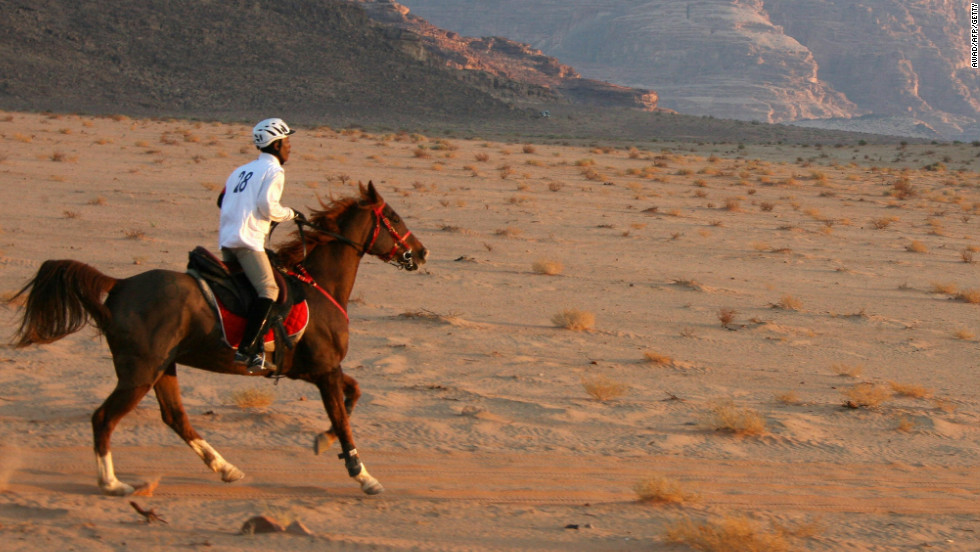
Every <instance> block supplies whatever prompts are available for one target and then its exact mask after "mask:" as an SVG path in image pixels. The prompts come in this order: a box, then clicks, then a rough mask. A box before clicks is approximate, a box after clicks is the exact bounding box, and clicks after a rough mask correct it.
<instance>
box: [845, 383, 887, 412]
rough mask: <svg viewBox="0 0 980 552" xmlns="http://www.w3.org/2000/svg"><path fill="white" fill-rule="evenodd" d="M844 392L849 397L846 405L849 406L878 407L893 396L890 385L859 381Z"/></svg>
mask: <svg viewBox="0 0 980 552" xmlns="http://www.w3.org/2000/svg"><path fill="white" fill-rule="evenodd" d="M843 393H844V397H845V398H846V399H847V400H845V401H844V406H846V407H847V408H877V407H879V406H881V404H882V403H884V402H885V401H887V400H889V399H891V398H892V396H893V393H892V391H891V390H890V389H889V388H888V387H885V386H884V385H878V384H874V383H859V384H857V385H855V386H854V387H851V388H848V389H844V391H843Z"/></svg>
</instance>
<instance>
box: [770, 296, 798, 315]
mask: <svg viewBox="0 0 980 552" xmlns="http://www.w3.org/2000/svg"><path fill="white" fill-rule="evenodd" d="M772 307H773V308H774V309H783V310H793V311H798V310H802V309H803V301H800V300H799V299H797V298H796V297H793V296H792V295H783V296H782V298H780V299H779V302H777V303H774V304H773V305H772Z"/></svg>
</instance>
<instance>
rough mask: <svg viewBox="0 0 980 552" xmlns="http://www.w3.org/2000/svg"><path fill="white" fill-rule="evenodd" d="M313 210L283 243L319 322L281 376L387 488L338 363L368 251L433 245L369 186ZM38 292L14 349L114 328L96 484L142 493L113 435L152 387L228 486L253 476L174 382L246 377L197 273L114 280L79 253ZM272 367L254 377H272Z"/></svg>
mask: <svg viewBox="0 0 980 552" xmlns="http://www.w3.org/2000/svg"><path fill="white" fill-rule="evenodd" d="M321 207H323V210H320V211H314V212H313V213H312V214H311V216H310V223H309V224H308V226H309V230H307V231H306V232H305V233H300V232H297V233H296V234H294V236H293V238H292V240H291V241H290V242H289V243H286V244H284V245H283V246H282V247H281V248H280V249H279V251H278V255H279V260H280V262H281V264H282V265H283V266H287V267H291V268H293V269H295V270H296V272H298V273H300V274H303V275H304V276H306V275H308V276H310V277H312V279H311V280H308V281H307V282H306V284H307V288H306V293H305V295H306V300H307V301H308V305H309V311H310V321H309V324H308V325H307V328H306V331H305V332H304V333H303V335H302V337H301V339H300V340H299V342H298V343H297V344H296V346H295V347H294V348H293V349H291V350H290V351H288V352H287V354H286V357H285V359H284V361H283V363H282V366H280V369H281V375H283V376H285V377H288V378H291V379H298V380H303V381H308V382H310V383H312V384H314V385H316V386H317V388H318V389H319V390H320V395H321V396H322V398H323V404H324V406H325V408H326V411H327V416H328V417H329V418H330V422H331V424H332V428H331V430H330V431H329V432H328V434H330V437H331V438H332V437H334V436H335V437H336V438H337V439H339V441H340V446H341V451H342V452H341V455H340V457H341V458H342V459H343V460H344V461H345V465H346V467H347V471H348V474H349V475H350V476H351V477H353V478H354V479H355V480H356V481H357V482H358V483H359V484H360V486H361V489H362V490H363V491H364V492H365V493H368V494H376V493H379V492H381V491H382V490H383V487H382V486H381V484H380V483H379V482H378V481H377V479H375V478H374V477H372V476H371V475H370V474H368V472H367V470H366V469H365V468H364V465H363V464H362V463H361V461H360V458H359V457H358V454H357V449H356V448H355V446H354V438H353V436H352V433H351V428H350V420H349V415H350V412H351V410H352V409H353V407H354V404H355V403H356V402H357V398H358V397H359V396H360V390H359V388H358V385H357V382H356V381H355V380H354V379H353V378H351V377H350V376H347V375H345V374H344V372H343V370H342V369H341V366H340V363H341V361H342V360H343V359H344V356H346V354H347V345H348V333H347V332H348V320H347V313H346V308H347V301H348V298H349V297H350V293H351V289H352V288H353V286H354V278H355V277H356V276H357V269H358V266H359V265H360V261H361V258H362V257H363V256H364V254H365V253H368V254H371V255H375V256H378V257H379V258H381V259H382V260H384V261H386V262H391V263H392V264H395V265H396V266H398V267H399V268H404V269H407V270H416V269H418V267H419V265H420V264H422V263H424V262H425V259H426V256H427V255H428V251H427V250H426V249H425V247H423V245H422V243H421V242H420V241H419V240H418V239H417V238H416V237H415V236H413V235H412V234H411V232H410V231H409V230H408V229H407V228H406V226H405V223H404V222H402V220H401V218H400V217H399V216H398V214H397V213H395V211H394V210H393V209H392V208H391V207H390V206H388V205H386V204H385V201H384V200H383V199H382V198H381V196H380V195H379V194H378V192H377V190H376V189H375V188H374V185H373V184H372V183H368V186H367V187H366V188H365V187H364V186H363V185H361V186H360V197H358V198H347V199H342V200H338V201H334V202H332V203H329V204H325V203H323V202H321ZM28 291H29V294H28V296H27V301H26V303H25V307H24V311H23V318H22V320H21V324H20V328H19V330H18V331H17V335H16V337H15V343H14V344H15V346H17V347H25V346H27V345H30V344H32V343H51V342H53V341H56V340H58V339H61V338H62V337H64V336H66V335H69V334H71V333H74V332H76V331H78V330H79V329H81V328H82V327H83V326H84V325H85V324H86V323H88V322H90V321H91V322H93V323H94V324H95V325H96V326H97V327H98V329H99V330H100V331H101V332H102V333H103V334H104V335H105V338H106V342H107V343H108V345H109V350H110V351H111V353H112V362H113V365H114V366H115V369H116V377H117V378H118V382H117V383H116V387H115V389H114V390H113V391H112V393H111V394H110V395H109V397H108V398H107V399H106V400H105V402H103V403H102V406H100V407H99V408H98V409H97V410H96V411H95V413H94V414H93V415H92V430H93V433H94V437H95V454H96V462H97V466H98V478H99V487H100V488H101V489H102V492H103V493H105V494H107V495H115V496H124V495H127V494H130V493H132V492H133V491H134V490H135V489H134V487H132V486H131V485H128V484H126V483H123V482H121V481H119V480H118V479H117V478H116V475H115V471H114V469H113V465H112V453H111V452H110V451H109V440H110V437H111V435H112V430H113V428H115V426H116V424H117V423H119V420H120V419H122V417H123V416H125V415H126V414H127V413H129V412H130V411H131V410H133V408H135V407H136V405H137V404H138V403H139V402H140V400H141V399H142V398H143V397H144V396H145V395H146V393H147V392H149V390H150V389H151V388H152V389H153V390H154V391H155V392H156V396H157V401H158V402H159V403H160V413H161V415H162V416H163V421H164V422H165V423H166V424H167V425H169V426H170V427H171V428H172V429H173V430H174V431H175V432H176V433H177V434H178V435H180V436H181V438H183V439H184V441H185V442H187V444H188V445H189V446H190V447H191V448H192V449H193V450H194V452H196V453H197V455H198V456H200V457H201V459H202V460H203V461H204V463H205V464H207V466H208V467H209V468H211V469H212V470H213V471H215V472H216V473H220V474H221V479H222V480H223V481H225V482H231V481H236V480H238V479H241V478H242V477H244V475H245V474H244V473H242V471H241V470H239V469H238V468H236V467H235V466H233V465H232V464H230V463H229V462H227V461H226V460H225V459H224V458H223V457H222V456H221V455H220V454H218V452H217V451H216V450H214V448H212V447H211V445H209V444H208V443H207V441H205V440H204V439H202V438H201V436H200V435H198V433H197V432H196V431H195V430H194V428H193V427H191V424H190V421H189V420H188V418H187V413H186V412H185V411H184V407H183V404H182V402H181V398H180V389H179V387H178V385H177V365H178V364H182V365H184V366H190V367H193V368H200V369H202V370H208V371H211V372H218V373H223V374H238V375H248V372H247V370H246V369H245V368H244V367H242V366H239V365H236V364H234V363H233V358H234V351H233V349H231V348H230V347H228V346H227V345H225V344H223V343H222V331H221V328H220V327H219V321H218V318H217V315H216V314H215V311H214V309H213V308H212V306H211V305H210V304H209V303H208V302H207V300H206V299H205V297H204V295H203V293H202V291H201V288H200V287H199V285H198V282H197V281H196V280H195V279H194V278H193V277H192V276H190V275H188V274H186V273H182V272H174V271H169V270H150V271H148V272H144V273H141V274H137V275H135V276H133V277H130V278H124V279H116V278H112V277H110V276H106V275H105V274H102V273H101V272H99V271H98V270H96V269H95V268H93V267H91V266H89V265H86V264H83V263H80V262H78V261H70V260H61V261H55V260H50V261H46V262H45V263H44V264H43V265H41V268H40V269H39V270H38V273H37V275H36V276H35V277H34V278H33V279H32V280H31V281H30V282H29V283H28V284H27V285H26V286H24V289H22V290H21V291H20V294H23V293H26V292H28ZM270 372H271V371H270V370H265V371H263V372H259V373H258V374H257V375H266V376H268V375H270Z"/></svg>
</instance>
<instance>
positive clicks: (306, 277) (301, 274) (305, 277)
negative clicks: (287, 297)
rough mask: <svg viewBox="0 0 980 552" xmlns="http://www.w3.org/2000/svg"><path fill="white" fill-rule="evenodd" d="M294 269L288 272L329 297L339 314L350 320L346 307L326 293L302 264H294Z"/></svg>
mask: <svg viewBox="0 0 980 552" xmlns="http://www.w3.org/2000/svg"><path fill="white" fill-rule="evenodd" d="M295 270H296V271H295V272H290V273H289V274H291V275H293V276H295V277H296V278H297V279H298V280H299V281H301V282H303V283H306V284H309V285H311V286H313V288H314V289H316V290H317V291H319V292H320V293H322V294H323V296H324V297H326V298H327V299H329V300H330V302H331V303H333V304H334V306H335V307H337V308H338V309H339V310H340V312H341V314H343V315H344V318H345V319H346V320H347V321H348V322H350V316H347V309H345V308H344V307H343V306H341V304H340V303H339V302H338V301H337V300H336V299H334V298H333V295H330V294H329V293H327V290H325V289H323V288H322V287H320V284H318V283H316V280H314V279H313V276H310V273H309V272H307V271H306V268H305V267H304V266H303V265H301V264H298V265H296V267H295Z"/></svg>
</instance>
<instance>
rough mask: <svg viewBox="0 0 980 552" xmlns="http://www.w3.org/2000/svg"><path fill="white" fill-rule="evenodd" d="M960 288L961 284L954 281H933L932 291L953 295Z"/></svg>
mask: <svg viewBox="0 0 980 552" xmlns="http://www.w3.org/2000/svg"><path fill="white" fill-rule="evenodd" d="M958 289H959V286H957V285H956V284H954V283H952V282H933V283H932V292H933V293H939V294H942V295H953V294H955V293H956V291H957V290H958Z"/></svg>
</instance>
